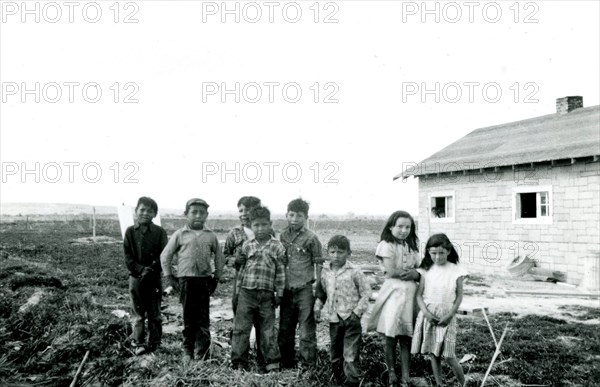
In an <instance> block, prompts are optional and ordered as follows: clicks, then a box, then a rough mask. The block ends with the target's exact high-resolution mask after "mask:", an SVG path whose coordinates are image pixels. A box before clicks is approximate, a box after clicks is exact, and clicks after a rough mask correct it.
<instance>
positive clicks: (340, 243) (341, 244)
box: [327, 235, 351, 251]
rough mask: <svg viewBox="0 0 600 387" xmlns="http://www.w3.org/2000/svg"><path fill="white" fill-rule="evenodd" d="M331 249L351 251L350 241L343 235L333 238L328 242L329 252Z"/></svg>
mask: <svg viewBox="0 0 600 387" xmlns="http://www.w3.org/2000/svg"><path fill="white" fill-rule="evenodd" d="M331 247H337V248H338V249H340V250H344V251H351V250H350V240H349V239H348V238H346V237H345V236H343V235H334V236H332V237H331V239H330V240H329V242H327V250H329V248H331Z"/></svg>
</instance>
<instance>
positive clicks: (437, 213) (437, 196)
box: [429, 191, 454, 222]
mask: <svg viewBox="0 0 600 387" xmlns="http://www.w3.org/2000/svg"><path fill="white" fill-rule="evenodd" d="M429 218H430V219H431V220H432V221H437V222H454V191H451V192H450V191H448V192H436V193H433V194H431V195H430V196H429Z"/></svg>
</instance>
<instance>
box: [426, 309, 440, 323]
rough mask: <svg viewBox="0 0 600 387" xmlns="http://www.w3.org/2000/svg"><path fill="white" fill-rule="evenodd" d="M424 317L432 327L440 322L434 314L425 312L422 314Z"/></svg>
mask: <svg viewBox="0 0 600 387" xmlns="http://www.w3.org/2000/svg"><path fill="white" fill-rule="evenodd" d="M423 314H424V315H425V318H426V319H427V320H429V321H431V323H432V324H433V325H438V324H439V322H440V318H439V317H438V316H436V315H435V314H433V313H431V312H429V311H427V312H424V313H423Z"/></svg>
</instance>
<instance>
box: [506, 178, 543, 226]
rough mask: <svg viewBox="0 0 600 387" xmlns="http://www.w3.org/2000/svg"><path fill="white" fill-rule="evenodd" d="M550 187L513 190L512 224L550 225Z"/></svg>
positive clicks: (517, 188)
mask: <svg viewBox="0 0 600 387" xmlns="http://www.w3.org/2000/svg"><path fill="white" fill-rule="evenodd" d="M551 198H552V187H549V186H533V187H532V186H527V187H515V188H514V189H513V223H552V201H551Z"/></svg>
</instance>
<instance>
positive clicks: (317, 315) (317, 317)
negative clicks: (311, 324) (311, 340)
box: [314, 308, 321, 322]
mask: <svg viewBox="0 0 600 387" xmlns="http://www.w3.org/2000/svg"><path fill="white" fill-rule="evenodd" d="M314 312H315V321H316V322H321V309H317V308H315V310H314Z"/></svg>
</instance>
